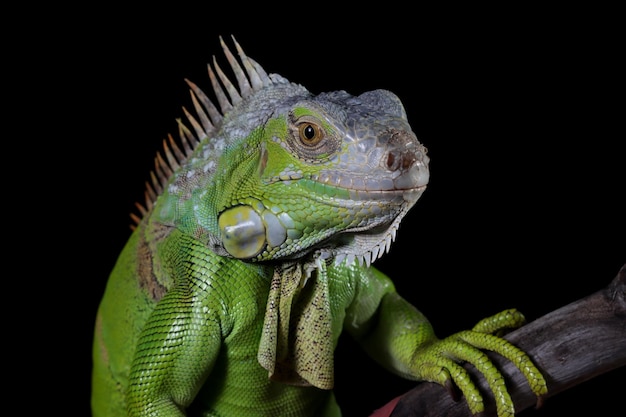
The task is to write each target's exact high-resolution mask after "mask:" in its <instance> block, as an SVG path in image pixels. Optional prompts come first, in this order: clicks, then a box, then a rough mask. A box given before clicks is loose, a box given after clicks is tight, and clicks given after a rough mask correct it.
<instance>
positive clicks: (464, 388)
mask: <svg viewBox="0 0 626 417" xmlns="http://www.w3.org/2000/svg"><path fill="white" fill-rule="evenodd" d="M524 322H525V320H524V316H523V315H522V314H521V313H520V312H518V311H517V310H513V309H511V310H505V311H503V312H501V313H498V314H496V315H494V316H491V317H489V318H486V319H484V320H481V321H480V322H479V323H478V324H476V326H474V328H473V329H472V330H466V331H462V332H459V333H455V334H453V335H451V336H449V337H447V338H445V339H442V340H439V341H437V342H435V343H433V344H431V345H429V346H427V347H425V348H424V349H420V350H418V351H417V352H416V355H415V356H414V365H415V367H416V368H417V372H418V375H419V376H420V377H421V378H422V379H424V380H427V381H431V382H436V383H438V384H441V385H442V386H444V387H446V388H447V389H448V391H449V392H450V393H451V394H452V396H453V398H455V395H454V388H453V386H456V387H458V389H459V390H460V391H461V392H462V393H463V396H464V397H465V399H466V401H467V404H468V407H469V409H470V411H471V412H472V414H474V415H476V414H478V413H481V412H483V411H484V403H483V398H482V395H481V394H480V392H479V391H478V389H477V388H476V385H475V384H474V382H473V381H472V380H471V378H470V375H469V373H468V372H467V370H466V369H465V368H464V367H463V366H462V365H461V363H462V362H467V363H469V364H471V365H472V366H474V367H475V368H476V369H477V370H478V371H479V372H480V373H481V374H482V375H483V376H484V377H485V379H486V380H487V383H488V385H489V388H490V389H491V391H492V393H493V395H494V398H495V404H496V411H497V414H498V416H499V417H512V416H513V415H514V414H515V407H514V405H513V401H512V399H511V396H510V395H509V392H508V391H507V388H506V385H505V382H504V377H503V375H502V374H501V373H500V371H499V370H498V369H497V368H496V367H495V365H494V364H493V363H492V362H491V360H490V359H489V357H488V356H487V354H486V353H485V352H483V351H482V350H489V351H493V352H496V353H498V354H500V355H501V356H503V357H504V358H506V359H508V360H509V361H511V362H513V364H514V365H515V366H516V367H517V368H518V369H519V370H520V371H521V372H522V374H523V375H524V376H525V377H526V379H527V381H528V384H529V386H530V389H531V390H532V392H533V393H534V394H535V395H536V396H537V398H538V401H537V403H538V405H539V404H541V399H542V397H543V396H544V395H545V394H546V393H547V391H548V388H547V385H546V381H545V379H544V378H543V376H542V375H541V372H540V371H539V369H537V367H536V366H535V365H534V364H533V362H532V361H531V360H530V358H529V357H528V355H527V354H526V353H524V352H523V351H522V350H520V349H519V348H517V347H515V346H514V345H513V344H511V343H510V342H509V341H507V340H505V339H503V338H501V337H500V336H496V335H495V334H501V333H503V331H504V330H506V329H510V328H515V327H519V326H521V325H522V324H523V323H524Z"/></svg>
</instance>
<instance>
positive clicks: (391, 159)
mask: <svg viewBox="0 0 626 417" xmlns="http://www.w3.org/2000/svg"><path fill="white" fill-rule="evenodd" d="M396 161H397V158H396V155H395V153H394V152H389V153H388V154H387V169H388V170H390V171H395V170H396V169H397V168H398V166H397V165H398V164H397V163H396Z"/></svg>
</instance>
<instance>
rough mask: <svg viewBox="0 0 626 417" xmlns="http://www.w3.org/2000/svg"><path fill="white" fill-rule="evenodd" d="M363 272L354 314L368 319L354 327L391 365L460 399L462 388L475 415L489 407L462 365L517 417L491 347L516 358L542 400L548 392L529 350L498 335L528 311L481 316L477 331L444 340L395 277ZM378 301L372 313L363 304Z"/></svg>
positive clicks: (504, 415)
mask: <svg viewBox="0 0 626 417" xmlns="http://www.w3.org/2000/svg"><path fill="white" fill-rule="evenodd" d="M362 274H363V279H365V280H366V282H367V286H366V287H365V286H364V287H365V288H367V290H365V291H363V292H362V293H361V294H359V297H358V302H357V303H355V304H354V305H355V306H358V307H359V308H358V312H354V313H353V314H354V316H355V317H368V319H367V320H365V321H358V320H354V319H352V320H353V322H354V323H356V325H355V326H354V327H353V328H350V326H349V331H350V333H351V334H353V335H354V336H355V337H356V338H357V340H359V342H360V344H361V345H362V346H363V347H364V349H365V350H366V351H367V352H368V353H369V354H370V356H372V357H373V358H374V359H376V360H377V361H378V362H380V363H381V364H382V365H383V366H385V367H386V368H388V369H390V370H391V371H393V372H395V373H397V374H399V375H401V376H403V377H405V378H408V379H413V380H421V381H430V382H435V383H438V384H441V385H442V386H444V387H446V388H447V389H448V391H449V392H450V393H451V394H453V397H454V398H455V399H456V395H455V393H456V388H458V389H459V390H460V391H461V392H462V394H463V396H464V397H465V400H466V401H467V404H468V407H469V409H470V411H471V412H472V414H478V413H481V412H483V411H484V408H485V407H484V402H483V397H482V395H481V393H480V391H479V390H478V388H477V387H476V385H475V384H474V382H473V381H472V379H471V378H470V375H469V373H468V372H467V370H466V369H465V368H464V367H463V366H462V364H463V363H464V362H466V363H469V364H471V365H472V366H474V367H475V368H476V369H477V370H478V371H479V372H480V373H481V374H483V376H484V377H485V379H486V381H487V383H488V385H489V387H490V389H491V391H492V392H493V394H494V398H495V401H496V410H497V414H498V416H499V417H509V416H513V415H514V414H515V409H514V405H513V402H512V400H511V397H510V395H509V393H508V391H507V388H506V385H505V381H504V377H503V376H502V374H501V373H500V371H499V370H498V369H497V368H496V366H495V365H494V364H493V363H492V362H491V361H490V359H489V358H488V356H487V354H486V353H485V352H484V351H483V350H489V351H493V352H496V353H498V354H500V355H502V356H503V357H504V358H506V359H508V360H509V361H511V362H513V364H514V365H515V366H516V367H517V368H518V369H519V370H520V371H521V372H522V374H523V375H524V376H525V377H526V379H527V380H528V383H529V385H530V388H531V390H532V392H533V393H534V394H535V395H537V397H538V398H539V399H541V397H542V396H543V395H545V394H546V393H547V385H546V381H545V379H544V378H543V376H542V375H541V372H540V371H539V370H538V369H537V367H536V366H535V365H534V364H533V363H532V361H531V359H530V358H529V357H528V355H526V354H525V353H524V352H523V351H521V350H520V349H519V348H517V347H515V346H514V345H512V344H511V343H510V342H509V341H507V340H506V339H503V338H501V337H499V336H498V335H499V334H500V333H502V332H504V331H505V330H506V329H510V328H515V327H519V326H520V325H522V324H523V323H524V321H525V320H524V316H523V315H522V314H521V313H519V312H518V311H516V310H505V311H503V312H501V313H498V314H496V315H494V316H491V317H489V318H486V319H484V320H481V321H480V322H479V323H478V324H476V326H474V327H473V328H472V329H471V330H466V331H461V332H458V333H455V334H453V335H451V336H449V337H446V338H443V339H439V338H438V337H437V336H436V335H435V333H434V331H433V328H432V326H431V324H430V323H429V322H428V320H427V318H426V317H425V316H424V315H423V314H422V313H421V312H420V311H419V310H417V309H416V308H415V307H414V306H412V305H411V304H409V303H408V302H407V301H406V300H405V299H403V298H402V297H401V296H400V295H398V294H397V293H396V292H395V288H394V286H393V284H392V283H391V281H389V278H387V277H386V276H385V275H384V274H382V273H381V272H380V271H377V270H376V269H374V268H370V270H368V271H362ZM364 300H366V301H364ZM375 300H379V303H378V304H377V310H376V312H375V313H374V314H372V313H371V312H367V310H366V309H364V308H363V306H366V305H370V306H371V305H373V304H374V303H375ZM364 313H365V314H364ZM370 317H371V318H374V319H373V320H372V319H371V318H370ZM369 323H373V324H371V325H370V324H369ZM370 326H371V327H370Z"/></svg>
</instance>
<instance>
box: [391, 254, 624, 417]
mask: <svg viewBox="0 0 626 417" xmlns="http://www.w3.org/2000/svg"><path fill="white" fill-rule="evenodd" d="M506 338H507V339H508V340H510V341H511V342H513V343H514V344H515V345H517V346H519V347H520V348H521V349H523V350H525V351H526V352H527V353H528V354H529V355H530V357H531V358H532V359H533V360H534V361H535V363H536V364H537V366H538V367H539V369H540V370H541V371H542V372H543V373H544V376H545V377H546V379H547V382H548V395H547V396H546V398H548V397H552V396H554V395H556V394H558V393H560V392H563V391H565V390H567V389H569V388H572V387H574V386H576V385H578V384H580V383H582V382H584V381H587V380H589V379H591V378H594V377H596V376H598V375H601V374H604V373H606V372H609V371H611V370H614V369H617V368H619V367H621V366H625V365H626V265H624V266H622V268H621V269H620V271H619V272H618V274H617V276H616V277H615V279H614V280H613V281H612V282H611V283H610V284H609V285H608V286H607V287H606V288H604V289H603V290H600V291H598V292H596V293H593V294H591V295H589V296H587V297H585V298H582V299H580V300H578V301H575V302H573V303H571V304H568V305H566V306H564V307H562V308H560V309H558V310H555V311H553V312H551V313H548V314H546V315H545V316H543V317H541V318H539V319H537V320H534V321H532V322H530V323H528V324H526V325H525V326H523V327H521V328H519V329H517V330H515V331H514V332H511V333H509V334H508V335H507V336H506ZM489 356H490V358H491V359H492V360H493V361H494V363H496V366H498V367H499V368H500V369H501V371H502V373H503V375H504V377H505V378H506V380H507V384H508V386H509V387H510V388H509V391H510V393H511V396H512V398H513V402H514V403H515V408H516V411H517V412H519V411H522V410H524V409H526V408H529V407H533V406H535V404H536V398H535V397H534V395H533V394H532V393H531V391H530V390H529V389H528V385H527V383H526V380H525V379H524V377H523V376H522V375H521V373H520V372H519V371H518V370H517V369H516V368H515V367H514V366H513V365H512V363H510V362H508V361H505V360H503V359H502V358H501V357H500V356H498V355H496V354H493V353H489ZM466 368H467V369H468V371H469V372H470V373H471V374H472V376H473V377H474V378H475V380H476V381H477V384H478V385H479V389H480V390H481V392H483V393H484V394H485V395H484V396H485V407H486V409H487V410H486V415H490V416H491V415H495V412H494V406H493V398H492V397H490V396H489V395H490V394H489V389H488V387H487V385H486V383H485V381H484V379H483V378H481V377H480V376H479V375H478V374H477V372H476V370H475V369H474V368H473V367H470V366H467V367H466ZM443 415H445V416H448V417H469V416H471V414H470V413H469V410H468V408H467V405H466V403H465V401H464V399H461V401H458V402H454V401H453V400H452V399H451V397H450V396H449V395H448V393H447V391H446V390H444V389H443V388H442V387H440V386H439V385H436V384H430V383H421V384H418V385H417V386H416V387H415V388H414V389H412V390H410V391H409V392H407V393H406V394H404V395H403V396H402V397H401V399H400V401H399V402H398V404H397V406H396V408H395V409H394V411H393V412H392V413H391V417H418V416H419V417H427V416H443Z"/></svg>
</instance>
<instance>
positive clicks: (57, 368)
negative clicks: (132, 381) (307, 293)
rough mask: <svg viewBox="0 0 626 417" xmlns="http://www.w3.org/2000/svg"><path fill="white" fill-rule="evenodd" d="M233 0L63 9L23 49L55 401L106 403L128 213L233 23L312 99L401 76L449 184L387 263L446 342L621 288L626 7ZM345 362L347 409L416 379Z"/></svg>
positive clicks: (563, 408)
mask: <svg viewBox="0 0 626 417" xmlns="http://www.w3.org/2000/svg"><path fill="white" fill-rule="evenodd" d="M224 7H227V8H229V9H231V8H232V10H228V11H227V10H222V11H219V12H218V11H217V10H214V11H210V10H208V11H207V10H205V9H206V8H207V7H204V8H200V9H189V8H186V9H185V8H183V7H179V6H172V5H168V6H163V7H162V8H158V7H156V6H152V7H151V8H148V9H143V10H135V9H129V8H114V7H104V6H96V5H94V6H90V9H88V10H87V9H85V10H73V11H72V13H73V14H72V15H68V14H66V13H65V12H66V11H63V10H58V9H55V10H54V12H55V13H57V18H56V19H51V20H50V22H49V23H50V24H49V27H48V26H47V27H46V30H43V31H41V32H39V33H38V35H37V36H36V37H35V42H34V43H33V45H32V47H30V46H27V47H24V48H21V49H20V51H21V55H20V57H19V58H18V59H17V60H12V61H9V62H7V64H8V65H9V66H12V67H13V66H15V65H14V64H17V63H18V62H16V61H20V62H19V63H23V62H28V65H27V67H28V70H25V71H24V72H27V71H28V72H29V74H24V72H23V73H22V74H20V75H27V80H28V81H27V82H26V83H23V84H22V87H21V88H22V90H23V91H26V90H28V94H26V93H25V95H28V100H29V102H28V104H27V106H28V107H26V109H24V107H23V105H16V106H14V107H15V108H17V110H18V112H21V113H27V115H28V118H29V120H30V122H29V123H30V124H27V125H26V126H25V127H27V128H28V129H24V130H23V132H24V131H26V132H28V135H27V137H28V138H30V141H29V142H28V145H26V146H22V150H21V152H22V154H20V158H21V155H23V154H32V153H37V154H38V156H39V157H41V159H42V161H41V163H40V164H39V165H38V168H40V169H41V171H40V173H39V174H38V175H39V178H40V179H39V184H38V188H37V190H44V191H43V192H39V191H38V192H37V197H40V196H42V194H45V193H48V195H49V197H47V198H46V199H45V202H46V203H45V207H46V208H45V210H46V211H43V210H42V209H41V208H42V200H41V199H39V198H36V199H35V201H33V203H32V204H31V207H29V208H30V209H32V210H34V211H35V212H37V213H38V214H39V216H38V217H36V219H38V220H39V221H38V223H37V225H36V226H35V230H34V231H33V233H31V234H30V235H29V237H30V238H32V237H34V238H35V241H36V242H42V241H43V242H46V246H47V247H48V248H50V250H49V251H48V252H49V253H51V254H52V256H53V262H52V263H51V264H50V265H51V266H50V270H51V271H52V272H53V273H48V271H46V273H45V274H44V273H40V272H38V273H36V274H34V275H35V276H36V277H37V279H40V280H45V281H46V282H47V283H48V284H49V286H50V289H49V290H48V285H43V284H42V285H39V286H38V287H39V288H41V291H40V292H42V293H45V294H42V295H43V296H44V297H46V298H48V299H52V301H53V302H52V303H51V304H53V307H52V308H50V309H47V308H46V309H44V310H43V311H42V313H41V318H42V319H43V320H44V323H46V325H45V326H43V329H41V331H42V332H44V334H45V335H46V337H45V338H44V341H45V342H46V346H49V347H50V349H49V350H46V352H49V353H48V355H49V357H47V358H46V359H45V360H44V361H40V360H36V361H35V362H36V363H37V364H38V367H39V368H38V369H39V372H40V373H43V374H46V375H49V376H50V375H52V376H53V377H52V378H46V386H47V387H48V388H47V389H46V390H47V391H51V392H53V393H55V392H57V388H59V387H63V388H62V389H61V390H59V392H58V394H53V395H54V396H55V397H56V398H57V399H58V402H57V403H52V404H59V407H61V404H62V405H63V407H64V408H66V407H67V405H68V404H69V408H71V409H76V410H78V413H77V414H78V415H89V411H88V402H89V389H90V387H89V385H90V375H89V372H90V367H91V357H90V356H91V338H92V328H93V320H94V317H95V312H96V309H97V304H98V302H99V299H100V297H101V295H102V293H103V290H104V285H105V282H106V278H107V275H108V273H109V272H110V270H111V268H112V266H113V264H114V262H115V258H116V257H117V254H118V253H119V251H120V250H121V248H122V246H123V244H124V242H125V240H126V239H127V238H128V236H129V234H130V229H129V224H130V218H129V217H128V213H129V212H130V211H133V210H134V208H133V204H134V202H135V201H138V200H142V198H143V183H144V181H145V180H147V179H148V173H149V171H150V170H151V169H152V166H153V165H152V164H153V158H154V155H155V153H156V151H158V150H160V149H161V141H162V140H163V139H164V138H166V135H167V133H170V132H171V133H176V132H177V129H176V122H175V118H177V117H180V116H182V110H181V106H183V105H185V106H187V107H188V108H191V106H190V99H189V94H188V89H187V86H186V84H185V83H184V81H183V78H185V77H186V78H189V79H191V80H193V81H195V82H196V83H197V84H199V85H200V86H201V87H203V88H204V89H205V90H206V91H208V90H209V82H208V76H207V73H206V64H207V63H208V62H209V61H210V60H211V59H212V55H216V56H217V58H218V61H219V62H220V63H221V64H222V67H223V68H224V67H226V64H225V60H224V59H223V55H222V52H221V49H220V45H219V41H218V36H219V35H222V36H224V37H225V38H228V37H229V36H230V35H231V34H233V35H235V37H236V38H237V40H238V41H239V43H240V44H241V45H242V46H243V48H244V49H245V51H246V52H247V54H248V55H249V56H250V57H252V58H254V59H255V60H256V61H257V62H259V63H260V64H261V65H263V66H264V68H265V69H266V70H267V71H268V72H276V73H279V74H281V75H283V76H284V77H286V78H288V79H289V80H290V81H293V82H297V83H300V84H302V85H304V86H306V87H307V88H308V89H309V90H310V91H312V92H314V93H319V92H323V91H329V90H337V89H344V90H346V91H348V92H350V93H352V94H355V95H356V94H360V93H362V92H364V91H367V90H370V89H374V88H385V89H389V90H391V91H393V92H395V93H396V94H398V95H399V96H400V98H401V99H402V100H403V102H404V104H405V107H406V110H407V113H408V115H409V120H410V122H411V124H412V126H413V127H414V130H415V132H416V134H417V136H418V137H419V138H420V140H421V141H422V142H423V143H424V144H425V145H426V146H427V147H428V149H429V155H430V158H431V182H430V185H429V188H428V189H427V191H426V192H425V194H424V195H423V197H422V198H421V200H420V201H419V202H418V203H417V205H416V206H415V208H414V209H413V210H412V211H411V212H410V213H409V215H408V216H407V218H406V220H405V222H404V224H403V225H402V227H401V228H400V231H399V233H398V237H397V240H396V243H395V245H394V246H393V247H392V250H391V252H390V253H388V254H387V255H385V256H384V257H383V258H382V259H381V260H380V261H379V262H378V263H377V265H378V266H379V267H380V268H381V269H382V270H383V271H385V272H387V273H388V274H389V275H391V276H392V277H393V278H394V282H395V283H396V286H397V288H398V290H399V292H400V293H401V294H403V295H404V296H405V297H406V298H408V299H409V300H411V301H412V302H413V303H415V305H417V306H418V308H420V309H421V310H422V311H423V312H424V313H425V314H426V315H427V316H428V317H429V318H430V319H431V321H432V323H433V325H434V326H435V329H436V331H437V333H438V335H440V336H445V335H448V334H450V333H453V332H455V331H458V330H462V329H466V328H468V327H471V326H472V325H473V324H474V323H475V322H476V321H477V320H479V319H481V318H483V317H486V316H488V315H490V314H493V313H495V312H498V311H500V310H502V309H505V308H509V307H516V308H518V309H520V310H522V311H523V312H524V313H525V315H526V316H527V318H528V319H529V320H533V319H536V318H538V317H540V316H542V315H544V314H546V313H548V312H550V311H552V310H554V309H557V308H559V307H561V306H563V305H565V304H567V303H569V302H572V301H574V300H577V299H579V298H581V297H584V296H585V295H588V294H591V293H592V292H595V291H597V290H600V289H602V288H603V287H605V286H606V285H607V284H608V283H609V282H610V281H611V279H612V278H613V277H614V276H615V275H616V273H617V271H618V270H619V268H620V267H621V266H622V265H623V264H624V262H626V241H625V240H624V232H625V230H626V222H625V220H624V206H623V201H624V191H625V189H626V188H625V187H626V171H625V170H624V166H625V164H624V156H623V155H624V154H623V150H622V149H623V143H624V139H625V138H624V130H623V109H621V108H620V106H622V104H623V97H624V95H623V91H618V81H619V82H622V79H623V67H620V65H621V64H619V55H620V54H622V55H623V47H622V45H621V44H618V43H617V42H616V38H617V36H618V32H619V31H620V30H619V29H620V27H619V26H617V25H616V22H615V21H614V20H613V18H614V16H615V12H614V11H611V10H599V9H597V10H596V9H594V10H588V9H578V10H574V9H562V10H546V9H534V10H532V9H526V10H523V9H517V10H505V9H484V10H481V9H475V8H473V9H469V8H467V9H465V8H463V9H450V10H441V11H438V12H436V13H433V12H431V11H426V10H423V11H422V10H419V9H418V10H414V9H411V10H409V9H406V10H402V9H397V8H394V7H392V6H391V5H389V7H388V8H387V9H381V10H374V9H372V10H370V11H364V12H363V13H362V15H361V16H359V14H348V15H339V14H338V12H337V11H336V10H335V9H333V8H328V7H326V8H322V7H321V6H320V5H315V6H313V5H308V6H307V5H301V7H299V8H297V9H296V7H295V6H294V7H292V8H285V7H286V6H285V7H283V6H281V7H280V8H279V9H282V10H281V11H280V13H278V12H276V13H275V12H274V11H272V10H269V9H262V10H252V9H249V8H247V7H246V6H239V5H227V6H224ZM274 7H275V8H278V6H274ZM46 12H47V11H41V13H42V14H43V15H45V14H46ZM51 12H52V10H51ZM240 16H246V17H245V19H244V18H242V17H240ZM35 26H36V25H32V27H35ZM226 40H227V42H230V40H229V39H226ZM618 46H619V48H618ZM16 103H17V100H16ZM32 108H36V109H37V110H36V112H34V111H30V110H29V109H32ZM24 110H29V111H24ZM39 121H44V122H45V125H40V126H38V127H36V128H33V127H34V126H35V124H36V123H35V122H39ZM16 137H17V138H20V137H22V136H21V135H16ZM32 144H34V145H32ZM31 146H33V148H32V149H31ZM14 172H15V171H14ZM16 176H17V175H16ZM28 184H32V182H28ZM21 191H23V190H21ZM27 191H29V193H30V192H31V191H32V190H31V188H30V187H28V188H27ZM47 210H50V211H49V212H51V213H53V214H52V215H51V217H52V221H50V220H51V219H50V218H48V217H47V216H48V215H45V216H44V215H43V214H42V213H46V212H47ZM50 223H51V224H52V230H48V227H49V224H50ZM31 263H32V258H31ZM34 264H36V262H35V263H34ZM31 268H33V269H31V270H37V271H39V268H38V265H31ZM48 277H55V278H53V279H51V278H48ZM29 282H30V281H29ZM58 283H61V284H60V285H58ZM20 285H23V284H20ZM29 285H31V284H29ZM59 289H60V291H59ZM51 294H54V295H53V296H52V297H51ZM57 313H58V314H57ZM34 333H36V334H37V332H34ZM37 339H39V340H40V341H41V338H40V337H38V338H37ZM53 352H54V353H53ZM42 362H43V363H44V364H47V365H46V366H43V365H42V364H41V363H42ZM336 362H337V374H338V375H337V381H338V382H337V383H338V386H337V390H336V391H337V395H338V399H339V401H340V403H342V405H343V407H344V409H345V413H346V415H347V416H366V415H368V413H369V412H370V411H371V410H373V409H374V408H376V407H379V406H382V405H383V404H384V403H385V402H387V401H388V400H390V399H391V398H393V397H394V396H396V395H399V394H400V393H402V392H404V391H406V390H408V389H410V388H411V387H412V386H413V383H408V382H404V381H399V380H398V379H397V378H396V377H393V376H390V375H388V374H387V373H385V372H384V371H382V370H380V369H379V368H378V367H377V365H375V364H374V363H372V362H370V361H369V360H368V359H367V358H366V357H365V355H364V354H362V353H361V352H360V351H358V349H357V348H356V347H355V346H354V345H353V344H352V342H351V341H350V340H348V339H347V338H346V339H344V340H342V343H341V345H340V347H339V349H338V352H337V361H336ZM42 370H44V372H42ZM68 370H69V371H71V372H70V373H71V375H68ZM74 371H76V374H75V375H73V374H74ZM59 375H61V376H63V375H65V376H66V377H67V376H69V377H70V380H71V381H72V383H71V385H69V384H68V383H61V382H60V381H58V380H57V378H58V376H59ZM624 378H626V374H625V372H624V369H623V368H622V369H620V370H618V371H615V372H612V373H610V374H607V375H605V376H602V377H599V378H596V379H594V380H592V381H589V382H587V383H585V384H583V385H581V386H579V387H576V388H574V389H572V390H570V391H569V392H566V393H563V394H561V395H558V396H556V397H554V398H552V399H550V400H549V401H548V402H547V404H546V407H545V408H544V409H543V410H542V411H528V412H525V413H524V415H527V416H535V415H536V416H557V415H559V416H560V415H568V414H573V413H574V412H577V411H578V412H580V410H581V409H585V410H595V412H596V413H597V414H598V415H610V414H612V412H613V411H612V410H614V408H616V407H621V404H623V402H622V401H621V398H620V396H619V395H620V394H622V395H623V392H622V391H621V390H622V389H623V381H624ZM26 406H28V407H31V406H33V407H35V408H39V406H38V405H36V404H31V403H27V404H26ZM47 407H50V405H48V406H47ZM52 407H53V408H54V405H52Z"/></svg>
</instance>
